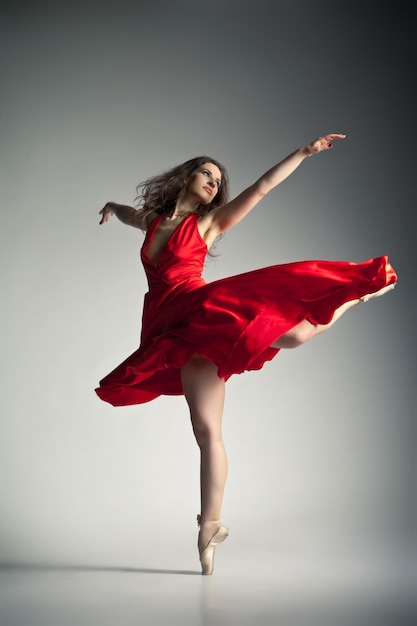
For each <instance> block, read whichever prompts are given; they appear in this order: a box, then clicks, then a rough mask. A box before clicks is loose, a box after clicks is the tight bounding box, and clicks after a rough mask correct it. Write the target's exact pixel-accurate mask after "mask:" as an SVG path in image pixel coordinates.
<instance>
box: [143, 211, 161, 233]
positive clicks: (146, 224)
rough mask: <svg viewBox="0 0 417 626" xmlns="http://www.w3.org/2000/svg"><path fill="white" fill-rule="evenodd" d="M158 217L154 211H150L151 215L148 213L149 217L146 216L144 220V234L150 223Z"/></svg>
mask: <svg viewBox="0 0 417 626" xmlns="http://www.w3.org/2000/svg"><path fill="white" fill-rule="evenodd" d="M156 217H158V213H157V212H156V211H152V213H149V215H147V216H146V218H145V224H144V226H145V228H144V231H145V232H146V231H147V230H148V228H149V226H150V225H151V222H153V220H154V219H155V218H156Z"/></svg>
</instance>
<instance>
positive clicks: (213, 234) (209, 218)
mask: <svg viewBox="0 0 417 626" xmlns="http://www.w3.org/2000/svg"><path fill="white" fill-rule="evenodd" d="M215 211H216V209H214V210H213V211H210V213H207V214H206V215H202V216H201V217H199V218H198V231H199V233H200V235H201V238H202V239H204V241H205V242H206V244H207V247H208V248H210V247H211V246H212V245H213V243H214V241H215V240H216V239H217V237H218V236H219V235H220V234H221V231H220V229H219V226H218V223H217V221H216V219H215Z"/></svg>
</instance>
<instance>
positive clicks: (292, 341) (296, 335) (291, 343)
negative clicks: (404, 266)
mask: <svg viewBox="0 0 417 626" xmlns="http://www.w3.org/2000/svg"><path fill="white" fill-rule="evenodd" d="M394 286H395V284H390V285H387V286H386V287H383V288H382V289H380V290H379V291H376V292H375V293H371V294H369V295H366V296H363V297H362V298H358V299H357V300H350V301H349V302H345V303H344V304H342V305H341V306H340V307H339V308H338V309H336V311H335V313H334V315H333V319H332V320H331V322H329V323H328V324H311V323H310V322H309V321H308V320H303V321H302V322H300V324H297V326H294V328H291V330H290V331H288V333H285V335H282V336H281V337H280V338H279V339H277V340H276V341H274V343H273V344H272V346H271V347H272V348H297V347H298V346H301V345H302V344H303V343H305V342H306V341H308V340H309V339H312V338H313V337H315V336H316V335H319V334H320V333H323V332H324V331H325V330H328V329H329V328H331V327H332V326H333V324H334V323H335V322H336V321H337V320H338V319H339V318H340V317H341V316H342V315H343V313H345V312H346V311H347V310H348V309H350V308H352V307H353V306H355V305H356V304H359V302H368V300H371V299H372V298H376V297H378V296H382V295H384V294H385V293H387V292H388V291H391V289H393V288H394Z"/></svg>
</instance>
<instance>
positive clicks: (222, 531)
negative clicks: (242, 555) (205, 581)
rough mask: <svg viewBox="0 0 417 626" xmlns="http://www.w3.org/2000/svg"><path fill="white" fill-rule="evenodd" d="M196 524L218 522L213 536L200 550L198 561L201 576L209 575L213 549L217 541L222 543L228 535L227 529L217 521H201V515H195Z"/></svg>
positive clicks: (211, 569) (211, 566) (212, 560)
mask: <svg viewBox="0 0 417 626" xmlns="http://www.w3.org/2000/svg"><path fill="white" fill-rule="evenodd" d="M197 524H198V527H199V528H200V532H201V526H202V525H203V524H218V525H219V526H218V528H217V530H216V532H215V533H214V535H213V537H212V538H211V539H210V541H209V542H208V544H207V546H206V547H205V548H204V550H202V551H201V552H200V563H201V568H202V571H201V573H202V575H203V576H210V575H211V574H212V573H213V563H214V550H215V548H216V546H218V545H219V543H222V542H223V541H224V540H225V539H226V538H227V537H228V535H229V529H228V528H227V527H226V526H223V525H222V524H221V523H220V522H219V521H217V520H214V521H207V522H203V521H202V520H201V515H197Z"/></svg>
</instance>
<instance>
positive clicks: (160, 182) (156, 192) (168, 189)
mask: <svg viewBox="0 0 417 626" xmlns="http://www.w3.org/2000/svg"><path fill="white" fill-rule="evenodd" d="M204 163H213V165H216V166H217V167H218V168H219V170H220V172H221V176H222V178H221V184H220V187H219V190H218V192H217V194H216V195H215V196H214V198H213V200H212V201H211V202H210V204H200V205H199V206H198V207H197V210H196V213H198V214H199V215H204V214H205V213H208V212H209V211H211V210H212V209H214V208H216V207H218V206H222V205H223V204H226V202H227V201H228V200H229V177H228V175H227V171H226V168H225V167H224V166H223V165H221V163H219V162H218V161H216V160H215V159H211V158H210V157H208V156H200V157H195V158H194V159H190V160H189V161H185V163H181V165H177V166H175V167H173V168H172V169H170V170H167V171H166V172H163V173H162V174H158V175H157V176H152V177H151V178H148V179H147V180H145V181H144V182H143V183H139V185H138V186H137V187H136V193H137V196H136V199H135V203H136V207H137V210H138V214H139V215H140V216H141V218H142V221H141V225H142V229H143V230H146V228H147V218H148V217H149V215H150V214H151V213H165V212H168V211H171V210H173V209H174V207H175V203H176V201H177V199H178V196H179V194H180V192H181V190H182V189H183V187H184V183H185V181H186V180H187V179H188V178H189V176H191V174H192V173H193V172H195V170H197V169H198V168H199V167H200V166H201V165H203V164H204Z"/></svg>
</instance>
